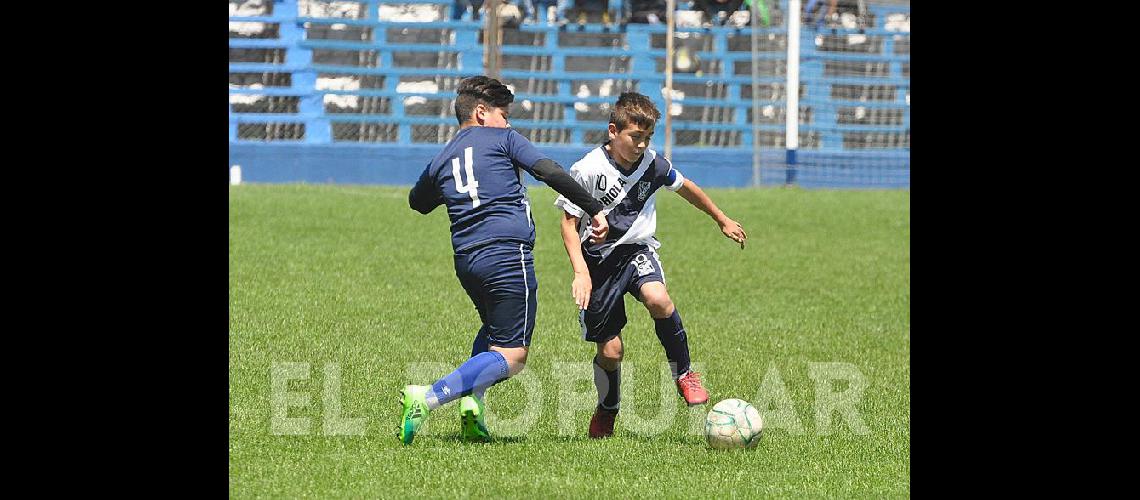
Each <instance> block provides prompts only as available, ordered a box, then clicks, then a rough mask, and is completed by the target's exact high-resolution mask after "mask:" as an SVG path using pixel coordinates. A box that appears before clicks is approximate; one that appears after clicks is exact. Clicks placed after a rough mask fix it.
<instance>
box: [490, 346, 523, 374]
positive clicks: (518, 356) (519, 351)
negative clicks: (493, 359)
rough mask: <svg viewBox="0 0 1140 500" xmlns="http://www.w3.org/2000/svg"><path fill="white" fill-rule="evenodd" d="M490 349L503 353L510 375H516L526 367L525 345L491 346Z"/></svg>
mask: <svg viewBox="0 0 1140 500" xmlns="http://www.w3.org/2000/svg"><path fill="white" fill-rule="evenodd" d="M491 350H493V351H497V352H498V353H499V354H502V355H503V359H504V360H506V362H507V369H508V370H509V372H510V376H512V377H513V376H515V375H518V374H519V372H521V371H523V368H525V367H526V356H527V351H528V349H527V348H526V347H506V348H503V347H492V348H491Z"/></svg>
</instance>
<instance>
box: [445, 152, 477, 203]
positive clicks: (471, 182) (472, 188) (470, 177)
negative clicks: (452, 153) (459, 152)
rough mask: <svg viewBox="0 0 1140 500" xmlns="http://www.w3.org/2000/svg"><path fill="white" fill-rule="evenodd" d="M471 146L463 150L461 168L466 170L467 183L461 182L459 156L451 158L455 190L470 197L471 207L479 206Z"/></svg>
mask: <svg viewBox="0 0 1140 500" xmlns="http://www.w3.org/2000/svg"><path fill="white" fill-rule="evenodd" d="M472 150H473V148H470V147H468V148H465V149H464V150H463V170H465V171H467V184H464V183H463V177H462V176H461V175H459V158H452V159H451V174H452V177H454V178H455V190H456V191H458V192H459V193H462V194H466V195H468V196H470V197H471V208H478V207H479V181H476V180H475V171H474V170H473V167H474V165H472V164H471V163H472V162H471V152H472Z"/></svg>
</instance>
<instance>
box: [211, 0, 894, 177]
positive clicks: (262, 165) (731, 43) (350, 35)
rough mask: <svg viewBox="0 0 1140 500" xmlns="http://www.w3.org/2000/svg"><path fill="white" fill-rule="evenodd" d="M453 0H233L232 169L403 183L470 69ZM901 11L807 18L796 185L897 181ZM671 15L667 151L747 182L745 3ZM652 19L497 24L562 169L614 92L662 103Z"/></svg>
mask: <svg viewBox="0 0 1140 500" xmlns="http://www.w3.org/2000/svg"><path fill="white" fill-rule="evenodd" d="M682 6H684V3H682ZM612 7H613V5H611V8H612ZM452 8H454V5H453V2H452V0H393V1H389V0H362V1H335V2H330V1H312V0H310V1H296V0H289V1H271V0H248V1H239V0H231V3H230V91H229V92H230V131H229V140H230V163H231V165H234V164H240V165H242V169H243V177H244V178H245V179H246V180H248V181H254V182H294V181H307V182H329V181H331V182H345V183H393V184H410V183H412V182H413V181H414V179H415V178H416V176H417V175H418V174H419V171H420V170H422V168H423V165H424V164H425V163H426V162H427V161H428V160H429V159H430V158H431V156H432V155H434V153H435V152H436V151H437V150H438V145H439V144H441V143H445V142H447V141H448V140H449V139H450V137H451V135H452V134H453V133H454V132H455V130H456V129H457V124H456V120H455V117H454V113H453V110H452V102H453V99H454V88H455V86H456V85H457V83H458V81H459V80H460V79H462V78H463V77H465V76H470V75H476V74H483V73H484V61H483V57H484V56H483V52H484V47H483V44H482V39H483V22H482V21H469V20H463V21H451V10H450V9H452ZM786 9H787V0H779V1H778V2H777V1H775V0H769V11H770V12H771V18H770V20H771V22H772V25H771V26H768V27H763V28H760V29H759V38H760V48H759V52H758V53H757V55H756V59H757V61H758V63H759V67H760V72H761V77H760V84H759V90H760V94H759V96H758V99H759V101H760V109H761V113H760V116H758V117H756V122H757V123H758V124H759V128H760V147H761V151H762V156H761V164H762V170H761V172H762V175H761V179H760V182H761V184H782V183H785V182H787V181H788V176H787V175H786V173H785V170H786V166H785V165H784V162H785V159H786V156H785V153H784V150H783V148H784V138H785V124H784V120H785V113H786V110H785V97H786V94H785V93H786V89H785V88H784V87H785V81H786V64H785V59H786V57H787V28H786V26H785V24H786V17H787V16H786V15H785V12H786ZM909 10H910V9H909V2H905V3H904V2H885V3H875V2H871V3H869V4H868V5H867V10H866V12H864V13H861V15H859V16H856V15H853V14H850V13H844V14H843V15H842V16H839V17H838V18H836V19H832V20H830V21H829V23H828V24H827V25H826V26H825V27H824V28H822V29H819V30H817V29H816V28H815V25H814V24H811V25H808V24H806V23H805V24H804V25H803V29H802V31H801V38H800V39H801V44H800V45H801V57H800V88H799V89H798V92H799V99H800V100H799V103H800V109H799V117H800V125H799V137H800V143H799V151H800V153H799V155H798V158H799V160H798V165H796V169H797V171H798V173H797V175H796V177H795V182H796V183H797V184H799V185H802V186H805V187H816V186H819V187H873V188H878V187H904V188H909V185H910V159H909V156H910V155H909V148H910V21H909V17H910V16H909ZM683 14H684V15H678V28H677V34H676V38H675V47H676V50H677V61H676V63H675V66H674V68H675V73H674V80H673V82H674V83H673V103H672V108H671V113H672V125H673V146H674V147H673V157H674V160H675V162H676V163H677V164H678V166H679V167H682V168H683V171H685V173H686V175H688V176H689V177H691V178H693V179H694V180H696V181H698V182H700V183H701V184H702V185H709V186H746V185H749V184H751V183H752V147H753V144H752V140H753V139H752V122H753V116H752V115H753V113H752V105H753V101H752V78H751V61H752V59H753V55H752V53H751V36H750V35H751V33H750V28H749V27H748V25H747V14H748V13H747V12H746V11H745V12H737V13H736V15H734V16H733V19H732V20H730V21H729V23H727V25H726V26H724V27H706V26H704V25H702V24H700V23H699V22H697V21H696V20H698V19H699V18H700V14H699V13H696V12H692V11H687V12H685V13H683ZM681 19H686V21H685V22H681ZM665 30H666V28H665V26H664V25H663V24H621V23H612V24H608V25H607V24H599V23H594V24H585V25H579V24H576V23H568V24H564V25H547V24H546V23H541V24H523V25H521V26H519V27H518V28H516V29H506V30H505V31H504V33H503V36H504V38H503V46H502V59H501V63H502V69H501V75H502V77H501V79H502V80H503V81H504V83H506V84H508V85H509V86H511V87H512V88H513V90H514V92H515V95H516V99H515V104H514V106H513V107H512V120H511V122H512V126H514V127H515V128H516V129H518V130H519V131H520V132H522V133H523V134H525V135H526V136H527V137H529V138H530V139H531V140H532V141H533V142H535V143H536V144H539V145H540V147H543V149H544V151H547V152H548V153H549V154H550V155H551V156H552V157H553V158H554V159H555V160H557V161H559V162H560V163H561V164H563V165H564V166H567V167H568V166H569V165H570V164H572V163H573V161H575V160H576V159H577V158H579V157H580V156H581V155H582V154H583V153H584V152H585V151H586V150H587V149H588V148H589V147H592V146H594V145H596V144H598V143H600V142H601V141H602V140H604V136H605V128H606V121H607V119H608V114H609V111H608V109H609V105H610V104H611V103H612V102H613V101H614V100H615V99H616V97H617V95H618V94H620V93H621V92H623V91H627V90H635V91H638V92H641V93H643V94H646V95H648V96H649V97H650V98H651V99H653V100H654V101H655V102H656V103H657V106H658V108H659V109H661V110H662V112H663V113H664V112H665V110H666V106H665V104H666V103H665V96H664V94H663V92H662V88H663V87H664V84H665V74H664V67H665V32H666V31H665ZM664 122H665V120H664V119H662V120H660V121H659V123H658V124H657V130H656V134H655V137H654V142H655V144H654V146H653V147H654V148H655V149H657V150H658V151H661V150H663V149H664V145H663V144H662V141H663V140H664V138H665V133H664V126H665V123H664Z"/></svg>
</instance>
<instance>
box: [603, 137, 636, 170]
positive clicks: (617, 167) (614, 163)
mask: <svg viewBox="0 0 1140 500" xmlns="http://www.w3.org/2000/svg"><path fill="white" fill-rule="evenodd" d="M609 144H610V141H609V140H606V142H603V143H602V145H601V146H598V147H599V148H601V150H602V154H604V155H606V159H607V160H609V162H610V166H612V167H614V170H617V173H618V175H620V176H622V177H623V178H626V179H629V178H630V176H632V175H633V174H636V173H637V171H638V170H640V169H639V168H638V167H640V166H641V162H643V161H645V152H644V151H642V153H641V156H639V157H637V161H635V162H633V169H632V170H630V171H628V173H627V172H626V170H625V169H623V168H621V165H618V162H617V160H615V159H614V157H613V155H611V154H610V150H608V149H606V146H608V145H609Z"/></svg>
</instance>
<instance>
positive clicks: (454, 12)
mask: <svg viewBox="0 0 1140 500" xmlns="http://www.w3.org/2000/svg"><path fill="white" fill-rule="evenodd" d="M468 5H470V6H471V20H472V21H478V20H479V11H480V10H481V9H482V8H483V0H455V4H454V5H452V6H451V20H452V21H462V20H463V13H464V12H467V6H468Z"/></svg>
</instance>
